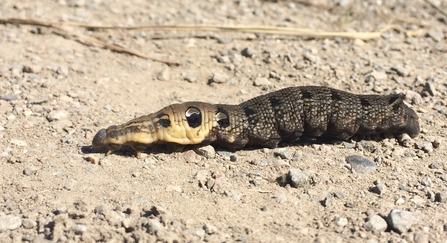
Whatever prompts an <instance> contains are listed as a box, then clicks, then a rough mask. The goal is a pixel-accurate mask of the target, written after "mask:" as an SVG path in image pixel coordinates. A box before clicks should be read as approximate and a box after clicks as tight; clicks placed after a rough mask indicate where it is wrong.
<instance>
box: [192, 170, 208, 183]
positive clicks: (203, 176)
mask: <svg viewBox="0 0 447 243" xmlns="http://www.w3.org/2000/svg"><path fill="white" fill-rule="evenodd" d="M209 176H210V175H209V172H208V171H207V170H200V171H198V172H197V174H196V176H195V178H196V179H197V180H198V181H199V185H201V186H202V187H205V186H206V183H207V181H208V178H209Z"/></svg>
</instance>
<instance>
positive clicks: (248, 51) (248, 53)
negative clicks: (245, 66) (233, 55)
mask: <svg viewBox="0 0 447 243" xmlns="http://www.w3.org/2000/svg"><path fill="white" fill-rule="evenodd" d="M253 54H254V51H253V49H251V48H250V47H246V48H244V49H242V51H241V55H242V56H244V57H248V58H251V57H252V56H253Z"/></svg>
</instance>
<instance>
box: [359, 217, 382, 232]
mask: <svg viewBox="0 0 447 243" xmlns="http://www.w3.org/2000/svg"><path fill="white" fill-rule="evenodd" d="M363 227H364V228H365V229H366V230H367V231H372V232H373V233H374V234H379V233H381V232H384V231H385V230H386V229H387V227H388V225H387V223H386V221H385V219H384V218H382V217H381V216H379V215H377V214H373V215H370V216H368V218H367V219H366V222H365V224H364V225H363Z"/></svg>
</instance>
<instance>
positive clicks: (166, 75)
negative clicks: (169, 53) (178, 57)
mask: <svg viewBox="0 0 447 243" xmlns="http://www.w3.org/2000/svg"><path fill="white" fill-rule="evenodd" d="M170 76H171V75H170V72H169V68H165V69H163V70H161V71H160V72H158V73H157V79H158V80H160V81H169V79H170Z"/></svg>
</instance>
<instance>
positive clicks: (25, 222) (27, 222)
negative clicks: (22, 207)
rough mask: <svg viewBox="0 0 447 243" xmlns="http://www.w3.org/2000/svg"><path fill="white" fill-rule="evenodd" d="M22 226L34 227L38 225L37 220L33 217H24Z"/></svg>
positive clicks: (26, 227)
mask: <svg viewBox="0 0 447 243" xmlns="http://www.w3.org/2000/svg"><path fill="white" fill-rule="evenodd" d="M22 226H23V228H25V229H32V228H34V227H36V226H37V222H36V221H35V220H32V219H24V220H23V221H22Z"/></svg>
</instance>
